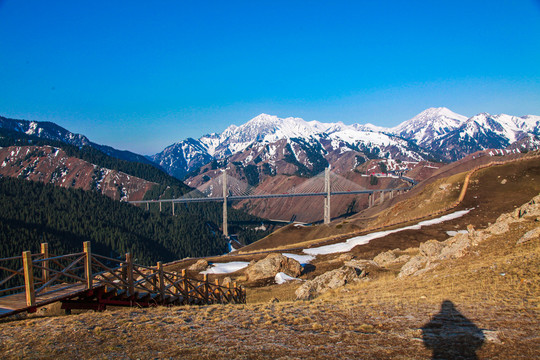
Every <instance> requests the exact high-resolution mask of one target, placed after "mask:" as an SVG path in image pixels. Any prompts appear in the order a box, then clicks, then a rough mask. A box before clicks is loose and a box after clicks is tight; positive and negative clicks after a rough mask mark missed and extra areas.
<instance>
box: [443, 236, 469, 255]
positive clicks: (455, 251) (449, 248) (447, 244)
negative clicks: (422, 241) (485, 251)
mask: <svg viewBox="0 0 540 360" xmlns="http://www.w3.org/2000/svg"><path fill="white" fill-rule="evenodd" d="M443 244H444V246H443V248H442V249H441V251H440V254H439V256H437V260H446V259H456V258H459V257H462V256H463V255H465V254H467V253H468V250H467V249H468V248H469V247H471V239H470V238H469V235H468V234H457V235H456V236H453V237H451V238H450V239H448V240H446V241H444V243H443Z"/></svg>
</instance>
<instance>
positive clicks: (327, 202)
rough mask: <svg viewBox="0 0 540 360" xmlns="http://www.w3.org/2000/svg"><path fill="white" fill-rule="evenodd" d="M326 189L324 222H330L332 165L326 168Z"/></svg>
mask: <svg viewBox="0 0 540 360" xmlns="http://www.w3.org/2000/svg"><path fill="white" fill-rule="evenodd" d="M324 190H325V192H326V196H325V197H324V223H325V224H330V196H331V193H330V166H328V167H327V168H326V169H324Z"/></svg>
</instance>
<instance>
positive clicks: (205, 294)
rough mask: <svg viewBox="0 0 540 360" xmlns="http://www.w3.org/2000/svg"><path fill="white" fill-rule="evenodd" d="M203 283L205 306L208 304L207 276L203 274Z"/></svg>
mask: <svg viewBox="0 0 540 360" xmlns="http://www.w3.org/2000/svg"><path fill="white" fill-rule="evenodd" d="M203 281H204V302H205V304H208V303H209V302H208V299H209V297H208V287H209V286H208V274H204V277H203Z"/></svg>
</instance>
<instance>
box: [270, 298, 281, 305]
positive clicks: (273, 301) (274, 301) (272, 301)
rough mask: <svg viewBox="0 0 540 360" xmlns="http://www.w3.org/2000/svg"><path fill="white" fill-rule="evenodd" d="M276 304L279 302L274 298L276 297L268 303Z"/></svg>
mask: <svg viewBox="0 0 540 360" xmlns="http://www.w3.org/2000/svg"><path fill="white" fill-rule="evenodd" d="M278 302H279V299H278V298H276V297H273V298H271V299H270V301H269V303H270V304H273V303H278Z"/></svg>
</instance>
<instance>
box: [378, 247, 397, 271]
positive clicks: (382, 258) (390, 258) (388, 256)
mask: <svg viewBox="0 0 540 360" xmlns="http://www.w3.org/2000/svg"><path fill="white" fill-rule="evenodd" d="M373 261H374V262H375V263H377V264H378V265H379V266H381V267H386V266H388V265H390V264H393V263H394V262H395V261H396V254H395V253H394V250H388V251H385V252H382V253H380V254H379V255H377V256H375V257H374V258H373Z"/></svg>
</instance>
